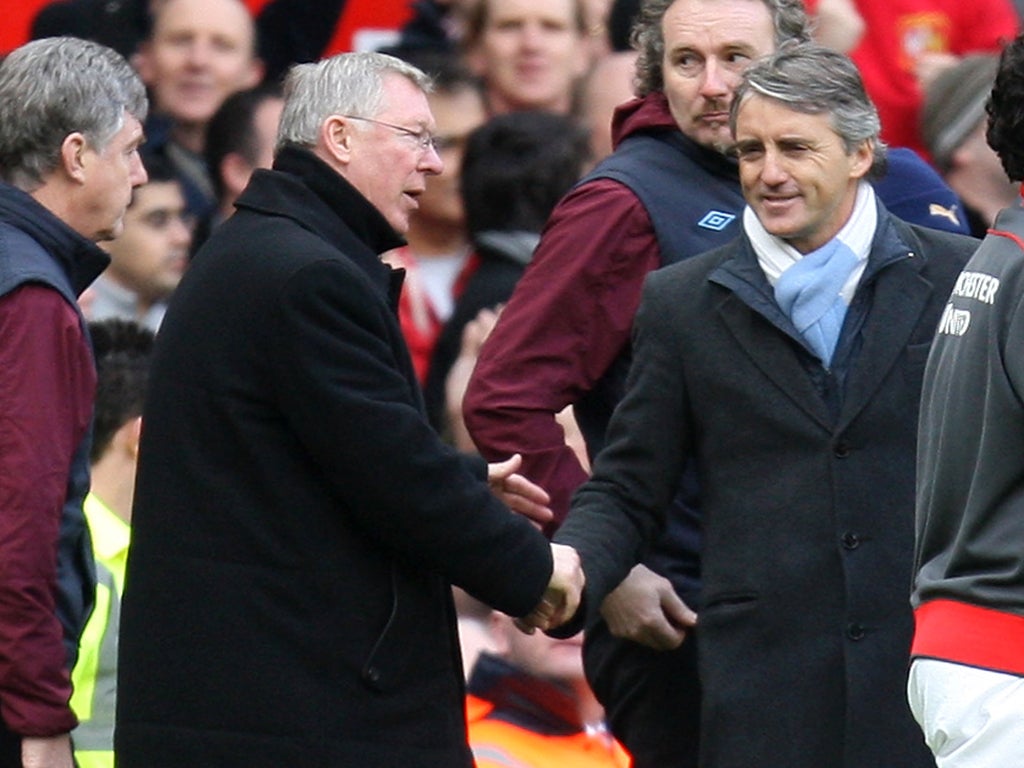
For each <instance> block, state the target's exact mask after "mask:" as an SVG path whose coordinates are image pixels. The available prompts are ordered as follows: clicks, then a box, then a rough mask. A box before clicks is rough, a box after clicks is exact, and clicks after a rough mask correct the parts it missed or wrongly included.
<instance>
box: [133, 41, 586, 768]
mask: <svg viewBox="0 0 1024 768" xmlns="http://www.w3.org/2000/svg"><path fill="white" fill-rule="evenodd" d="M427 87H428V82H427V80H426V78H425V77H424V76H423V75H422V73H421V72H419V70H416V69H414V68H412V67H410V66H408V65H406V64H404V63H403V62H400V61H398V60H396V59H392V58H390V57H386V56H381V55H379V54H349V55H345V56H339V57H335V58H333V59H329V60H326V61H324V62H320V63H317V64H308V65H302V66H299V67H296V68H295V69H294V70H293V71H292V73H291V74H290V76H289V79H288V83H287V85H286V89H287V100H286V106H285V109H284V112H283V115H282V118H281V127H280V133H279V137H278V152H277V155H276V159H275V162H274V168H273V170H270V171H258V172H257V173H256V174H255V175H254V177H253V179H252V181H251V183H250V185H249V187H248V189H247V190H246V191H245V192H244V193H243V194H242V196H241V197H240V198H239V200H238V202H237V207H238V209H239V210H238V213H237V214H236V215H234V216H233V217H232V218H231V219H230V220H229V221H228V222H226V223H225V224H224V225H223V227H222V228H221V229H219V230H218V231H217V232H216V233H215V234H214V235H213V236H212V237H211V239H210V240H209V241H208V242H207V244H206V245H205V246H204V247H203V249H202V250H201V251H200V252H199V253H198V254H197V256H196V258H195V261H194V263H193V266H192V267H191V268H190V270H189V272H188V273H187V274H186V276H185V279H184V281H183V282H182V284H181V286H180V287H179V289H178V291H177V292H176V294H175V298H174V300H173V303H172V306H171V307H170V309H169V311H168V313H167V316H166V318H165V321H164V324H163V325H162V326H161V332H160V335H159V337H158V340H157V345H156V350H155V358H154V366H153V371H152V377H151V388H150V395H149V399H148V401H147V404H146V408H145V412H144V423H145V429H144V434H143V438H142V444H141V448H140V460H139V470H138V482H137V490H136V497H135V505H134V514H133V521H132V522H133V541H132V548H131V552H130V555H129V562H128V568H127V574H126V577H125V581H126V592H125V597H124V604H123V616H122V634H121V645H120V680H121V689H120V691H119V697H118V725H117V735H116V750H117V753H118V765H120V766H122V768H143V767H144V768H160V767H161V766H176V767H180V766H184V765H190V766H201V765H216V766H219V767H220V768H224V767H227V766H239V768H241V767H242V766H245V767H246V768H258V767H259V766H266V768H280V767H281V766H305V765H317V766H359V767H360V768H367V767H371V768H372V767H373V766H380V767H381V768H384V767H385V766H387V767H388V768H391V767H392V766H399V765H400V766H405V767H407V768H417V767H421V768H434V767H435V766H462V767H463V768H468V767H469V766H471V765H472V757H471V755H470V752H469V750H468V748H467V746H466V741H465V714H464V709H463V697H464V690H463V677H462V665H461V661H460V659H459V651H458V642H457V637H456V624H455V615H454V609H453V606H452V600H451V592H450V588H449V587H450V584H451V583H455V584H458V585H459V586H461V587H463V588H464V589H466V590H467V591H468V592H470V593H471V594H473V595H475V596H476V597H478V598H480V599H482V600H484V601H486V602H488V603H490V604H491V605H493V606H495V607H497V608H499V609H501V610H502V611H505V612H507V613H509V614H511V615H513V616H527V615H528V616H527V620H528V621H529V622H530V623H531V624H534V625H539V626H545V625H546V623H547V622H548V621H556V620H559V619H560V618H561V614H564V613H566V612H569V611H571V610H574V608H575V602H576V600H577V599H578V592H579V590H580V588H581V586H582V583H581V581H582V575H581V572H580V571H579V565H578V559H576V557H575V553H573V552H572V551H571V550H569V549H568V548H564V547H558V546H551V545H549V544H548V543H547V542H546V540H545V539H544V537H543V536H542V535H541V534H540V533H539V532H538V531H537V530H536V529H535V528H534V526H533V525H532V524H531V522H530V521H529V520H528V519H526V518H525V517H523V516H520V515H517V514H513V513H512V512H510V511H509V509H508V508H506V507H505V506H504V505H503V504H502V503H501V502H500V501H499V500H498V498H496V497H495V495H494V494H493V493H492V488H493V489H494V490H495V491H497V492H498V493H499V494H500V495H501V496H502V497H503V498H504V499H506V500H507V501H509V502H510V503H511V504H512V505H513V506H514V508H515V509H516V510H517V511H519V512H522V513H525V514H526V515H530V516H533V517H535V518H537V519H539V520H544V519H546V518H547V517H548V516H549V515H550V511H549V510H548V509H547V508H546V507H545V506H544V505H545V504H546V494H544V493H543V491H541V490H540V489H539V488H537V487H536V486H533V485H532V484H530V483H528V482H527V481H526V480H524V479H523V478H522V477H520V476H519V475H516V474H514V469H515V467H516V463H517V460H516V459H513V460H511V461H509V462H505V463H504V464H496V465H491V466H490V468H488V466H487V465H486V464H484V463H483V462H482V461H474V460H471V459H468V458H466V457H463V456H461V455H459V454H457V453H455V452H453V451H451V450H450V449H448V448H446V447H445V446H444V445H443V444H442V443H441V442H440V440H439V439H438V437H437V435H436V434H435V433H434V432H433V431H432V430H431V428H430V427H429V426H428V424H427V422H426V419H425V416H424V413H423V405H422V398H421V396H420V392H419V389H418V386H417V384H416V379H415V376H414V373H413V369H412V365H411V362H410V359H409V354H408V351H407V349H406V347H405V344H404V342H403V341H402V335H401V330H400V328H399V324H398V320H397V318H396V315H395V306H396V300H397V290H398V287H399V284H400V277H399V279H398V280H396V275H393V274H392V273H391V271H390V269H389V268H388V267H386V266H385V265H383V264H382V263H381V262H380V260H379V258H378V256H377V254H378V253H380V252H383V251H386V250H389V249H391V248H393V247H395V246H397V245H399V244H401V239H400V238H399V236H398V234H397V233H398V232H402V231H405V229H406V227H407V225H408V216H409V213H410V212H411V211H412V210H414V209H415V207H416V198H417V196H418V195H419V194H420V193H421V192H422V191H423V188H424V184H425V183H426V179H427V177H428V176H429V175H432V174H436V173H439V172H440V171H441V169H442V166H441V161H440V159H439V158H438V156H437V153H436V149H435V147H434V143H433V137H432V135H431V131H432V130H433V126H434V121H433V117H432V116H431V114H430V110H429V107H428V104H427V101H426V97H425V93H424V91H425V89H426V88H427ZM488 475H489V476H490V478H489V479H490V485H491V488H489V487H488V483H487V482H485V481H484V478H487V477H488Z"/></svg>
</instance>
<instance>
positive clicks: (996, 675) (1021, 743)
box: [907, 659, 1024, 768]
mask: <svg viewBox="0 0 1024 768" xmlns="http://www.w3.org/2000/svg"><path fill="white" fill-rule="evenodd" d="M907 698H908V699H909V701H910V709H911V711H912V712H913V713H914V717H915V718H916V719H917V722H918V723H919V724H920V726H921V730H922V731H923V732H924V740H925V742H926V743H927V744H928V747H929V749H931V751H932V753H933V754H934V755H935V762H936V764H937V765H938V768H1011V767H1012V766H1024V677H1018V676H1016V675H1008V674H1005V673H1002V672H991V671H989V670H986V669H977V668H975V667H968V666H965V665H963V664H954V663H952V662H948V661H936V660H934V659H915V660H914V662H913V664H912V665H911V667H910V680H909V682H908V684H907Z"/></svg>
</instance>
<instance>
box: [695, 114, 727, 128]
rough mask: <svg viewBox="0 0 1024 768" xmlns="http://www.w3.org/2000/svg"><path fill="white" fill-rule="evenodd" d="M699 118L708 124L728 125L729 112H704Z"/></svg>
mask: <svg viewBox="0 0 1024 768" xmlns="http://www.w3.org/2000/svg"><path fill="white" fill-rule="evenodd" d="M697 119H698V120H700V121H701V122H703V123H707V124H708V125H715V126H718V125H727V124H728V123H729V113H728V112H723V111H718V112H702V113H701V114H700V116H699V117H698V118H697Z"/></svg>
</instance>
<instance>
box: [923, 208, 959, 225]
mask: <svg viewBox="0 0 1024 768" xmlns="http://www.w3.org/2000/svg"><path fill="white" fill-rule="evenodd" d="M928 213H929V214H930V215H931V216H944V217H945V218H947V219H949V220H950V221H951V222H953V226H954V227H959V226H960V217H959V216H957V215H956V206H955V205H954V206H953V207H952V208H947V207H946V206H944V205H939V204H938V203H932V204H931V205H929V206H928Z"/></svg>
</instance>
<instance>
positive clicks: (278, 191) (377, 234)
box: [235, 147, 405, 254]
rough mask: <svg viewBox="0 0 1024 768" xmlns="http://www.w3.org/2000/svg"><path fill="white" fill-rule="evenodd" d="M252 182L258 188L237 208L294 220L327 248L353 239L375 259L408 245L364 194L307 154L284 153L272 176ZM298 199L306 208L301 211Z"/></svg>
mask: <svg viewBox="0 0 1024 768" xmlns="http://www.w3.org/2000/svg"><path fill="white" fill-rule="evenodd" d="M271 176H276V177H277V179H276V183H274V184H268V183H266V181H265V180H266V179H267V178H268V177H271ZM253 181H254V182H258V183H251V184H250V185H249V186H248V187H247V188H246V189H245V191H244V192H243V193H242V194H241V196H240V197H239V198H238V200H237V201H236V203H235V205H236V206H237V207H239V208H252V209H255V210H260V211H263V212H264V213H270V214H274V215H277V216H286V217H288V218H290V219H294V220H296V221H297V222H298V223H300V224H302V225H303V226H304V227H306V228H308V229H311V230H312V231H314V232H316V233H317V234H318V235H320V236H321V237H323V238H324V239H326V240H327V241H328V242H337V241H338V239H339V238H344V237H347V236H348V233H351V234H354V235H355V236H356V237H357V238H358V239H359V240H361V241H362V242H363V244H365V245H366V247H367V248H369V249H370V250H371V251H373V252H374V253H375V254H379V253H383V252H384V251H389V250H391V249H392V248H398V247H399V246H402V245H405V240H403V239H402V237H401V235H399V234H398V233H397V232H395V230H394V229H393V228H392V227H391V225H390V224H388V222H387V220H386V219H385V218H384V216H383V215H382V214H381V213H380V211H378V210H377V209H376V208H375V207H374V206H373V204H372V203H370V201H369V200H367V199H366V198H365V197H363V195H362V194H361V193H360V192H359V190H357V189H356V188H355V187H353V186H352V185H351V184H350V183H349V182H348V181H346V180H345V179H344V178H343V177H342V176H341V175H339V174H338V173H337V172H335V171H334V170H332V169H331V168H330V166H328V165H327V163H325V162H324V161H323V160H321V159H320V158H318V157H317V156H316V155H314V154H313V153H312V152H311V151H309V150H308V149H303V148H301V147H286V148H284V149H282V150H281V151H280V152H279V153H278V154H277V157H276V158H275V159H274V167H273V170H272V171H266V170H257V171H256V172H255V173H254V174H253ZM296 199H301V200H303V201H304V202H305V203H306V205H303V206H296V205H295V201H296Z"/></svg>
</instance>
